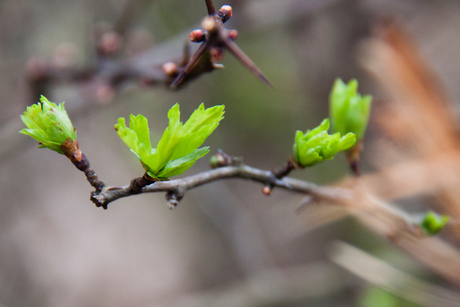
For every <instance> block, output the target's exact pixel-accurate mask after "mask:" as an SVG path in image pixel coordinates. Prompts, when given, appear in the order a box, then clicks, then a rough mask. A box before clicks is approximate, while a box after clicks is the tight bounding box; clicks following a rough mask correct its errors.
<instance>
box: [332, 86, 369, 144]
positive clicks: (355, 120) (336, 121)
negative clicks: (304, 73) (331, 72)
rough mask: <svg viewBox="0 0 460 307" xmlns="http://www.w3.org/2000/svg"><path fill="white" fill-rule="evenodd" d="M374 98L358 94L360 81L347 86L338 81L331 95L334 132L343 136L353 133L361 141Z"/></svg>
mask: <svg viewBox="0 0 460 307" xmlns="http://www.w3.org/2000/svg"><path fill="white" fill-rule="evenodd" d="M371 102H372V96H370V95H366V96H361V95H360V94H359V93H358V81H356V79H352V80H350V82H348V84H345V83H344V82H343V81H342V80H340V79H337V80H336V81H335V83H334V86H333V87H332V91H331V93H330V95H329V110H330V117H331V123H332V130H333V131H334V132H340V133H341V134H342V135H344V134H346V133H349V132H352V133H354V134H356V138H357V139H358V140H361V139H362V138H363V136H364V132H365V131H366V128H367V123H368V121H369V112H370V108H371Z"/></svg>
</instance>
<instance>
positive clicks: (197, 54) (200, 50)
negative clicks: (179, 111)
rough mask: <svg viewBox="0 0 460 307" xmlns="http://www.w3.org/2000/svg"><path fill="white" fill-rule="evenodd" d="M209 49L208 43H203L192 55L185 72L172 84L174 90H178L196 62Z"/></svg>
mask: <svg viewBox="0 0 460 307" xmlns="http://www.w3.org/2000/svg"><path fill="white" fill-rule="evenodd" d="M207 48H208V43H207V42H206V41H205V42H203V43H202V44H201V45H200V47H198V49H197V51H196V52H195V53H194V54H193V55H192V57H191V58H190V60H189V61H188V63H187V65H185V67H184V70H183V71H182V72H181V73H180V74H179V75H178V76H177V78H176V80H174V82H173V83H172V84H171V87H172V88H176V87H177V86H178V85H179V84H180V83H181V81H182V80H183V79H184V77H185V75H187V73H189V72H190V70H191V69H192V68H193V65H195V64H196V62H198V60H199V59H200V57H201V56H202V55H203V54H204V53H205V51H206V49H207Z"/></svg>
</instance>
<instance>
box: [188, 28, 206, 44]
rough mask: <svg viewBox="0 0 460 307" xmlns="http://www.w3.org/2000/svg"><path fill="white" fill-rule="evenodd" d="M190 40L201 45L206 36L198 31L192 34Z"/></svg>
mask: <svg viewBox="0 0 460 307" xmlns="http://www.w3.org/2000/svg"><path fill="white" fill-rule="evenodd" d="M188 38H189V40H190V41H191V42H192V43H201V42H202V41H204V40H205V38H206V36H205V34H204V31H203V30H201V29H197V30H193V31H192V32H190V34H189V36H188Z"/></svg>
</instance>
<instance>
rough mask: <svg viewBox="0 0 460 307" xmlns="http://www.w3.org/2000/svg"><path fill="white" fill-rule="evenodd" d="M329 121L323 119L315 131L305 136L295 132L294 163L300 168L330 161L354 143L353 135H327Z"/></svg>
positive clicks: (309, 131) (300, 132) (354, 137)
mask: <svg viewBox="0 0 460 307" xmlns="http://www.w3.org/2000/svg"><path fill="white" fill-rule="evenodd" d="M328 129H329V119H325V120H323V121H322V123H321V124H320V125H319V126H318V127H316V128H315V129H312V130H308V131H307V132H305V134H304V133H303V132H302V131H297V132H296V135H295V141H294V148H293V149H294V161H295V162H296V163H297V164H298V165H299V166H301V167H308V166H313V165H315V164H317V163H319V162H321V161H323V160H331V159H332V158H333V157H334V155H335V154H337V153H338V152H339V151H341V150H346V149H348V148H350V147H351V146H353V145H354V144H355V142H356V136H355V134H353V133H347V134H346V135H344V136H342V137H341V136H340V133H335V134H332V135H330V134H328V133H327V130H328Z"/></svg>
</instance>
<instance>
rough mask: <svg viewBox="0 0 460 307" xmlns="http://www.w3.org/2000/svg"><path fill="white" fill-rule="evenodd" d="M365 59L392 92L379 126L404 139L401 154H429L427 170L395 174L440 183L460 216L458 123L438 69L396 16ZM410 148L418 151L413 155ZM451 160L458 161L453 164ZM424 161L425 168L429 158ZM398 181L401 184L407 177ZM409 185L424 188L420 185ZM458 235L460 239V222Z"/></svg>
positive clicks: (446, 207) (383, 181) (444, 202)
mask: <svg viewBox="0 0 460 307" xmlns="http://www.w3.org/2000/svg"><path fill="white" fill-rule="evenodd" d="M362 63H363V66H364V67H365V68H366V69H367V70H369V71H370V72H371V73H372V74H373V75H374V77H375V78H376V79H377V80H378V81H379V82H380V84H381V85H382V87H383V88H385V89H386V90H387V92H388V94H389V96H390V97H391V100H390V102H389V103H388V105H386V106H384V108H386V112H381V114H383V116H379V117H377V122H378V124H379V126H380V127H381V128H382V130H383V131H386V132H389V135H390V136H391V137H392V139H393V141H396V142H399V144H400V146H401V149H402V150H401V152H400V155H401V156H403V157H406V159H409V158H414V156H415V157H417V158H423V159H426V169H425V170H423V171H422V170H421V169H419V172H418V173H417V174H415V173H409V174H406V173H404V171H409V170H410V169H412V168H410V167H409V168H405V167H401V168H400V169H399V171H398V172H399V173H398V176H393V177H400V178H406V180H407V181H411V179H409V178H412V182H411V183H409V185H411V186H412V187H415V185H416V184H417V183H418V182H423V183H424V184H426V183H427V182H428V183H429V182H431V184H432V185H433V186H435V187H437V188H438V189H437V191H436V194H435V196H436V198H437V199H438V200H439V205H440V206H441V207H442V211H445V212H447V213H448V214H450V215H452V216H453V217H454V219H455V220H459V219H460V190H459V189H458V185H457V184H454V183H459V182H460V169H459V168H458V163H457V162H456V160H458V159H455V157H459V153H460V149H459V147H460V146H459V138H458V133H457V130H456V129H457V123H456V121H455V119H454V117H453V116H452V112H451V110H450V109H449V102H448V100H447V99H446V96H445V95H444V92H443V91H442V89H441V87H440V86H439V82H438V81H437V78H436V76H435V74H434V73H433V72H432V71H431V70H430V69H429V68H428V67H427V64H426V63H425V61H424V60H423V58H422V57H421V55H420V53H419V51H418V49H417V47H416V46H415V44H413V42H412V41H411V39H410V38H409V37H408V36H407V35H406V34H405V33H404V31H403V29H402V27H401V26H400V25H398V24H397V23H396V22H394V21H392V20H391V21H386V22H384V23H383V25H381V27H380V28H379V29H378V31H377V33H376V35H375V36H374V37H373V38H372V39H370V40H369V41H368V42H367V43H366V44H365V48H364V53H363V59H362ZM389 115H391V116H389ZM408 152H410V153H413V154H411V155H410V156H408V155H407V153H408ZM380 154H382V155H384V154H385V153H384V152H381V153H380ZM446 154H448V155H449V156H450V157H451V158H450V159H448V160H446V161H444V162H442V161H441V163H437V164H436V163H432V162H433V161H434V160H438V161H440V159H439V157H438V158H437V156H439V155H440V157H444V156H445V155H446ZM452 157H454V158H452ZM430 161H431V162H430ZM449 161H450V162H452V161H453V163H452V164H451V165H450V164H448V163H449ZM420 165H421V167H423V163H421V164H420ZM386 173H388V172H386V171H385V170H383V171H382V172H381V173H380V175H381V178H380V180H378V175H377V176H374V178H373V180H374V182H376V183H375V184H376V186H377V185H379V186H385V185H387V182H388V177H387V176H386V175H385V174H386ZM421 176H424V178H422V177H421ZM446 178H448V179H449V180H446ZM397 181H398V182H400V183H401V180H397ZM405 185H406V186H407V184H405ZM392 187H393V188H395V189H399V190H401V189H400V187H401V186H396V184H393V185H392ZM386 189H387V191H386V192H387V193H389V194H394V195H397V194H399V193H396V192H394V191H389V190H390V187H389V186H387V187H386ZM408 190H412V191H414V192H421V191H420V189H408ZM422 192H423V191H422ZM405 194H406V195H405V196H411V195H408V193H405ZM455 234H456V238H457V239H458V240H460V227H456V229H455Z"/></svg>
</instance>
